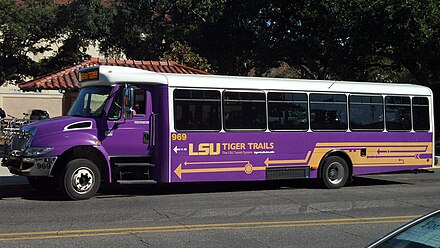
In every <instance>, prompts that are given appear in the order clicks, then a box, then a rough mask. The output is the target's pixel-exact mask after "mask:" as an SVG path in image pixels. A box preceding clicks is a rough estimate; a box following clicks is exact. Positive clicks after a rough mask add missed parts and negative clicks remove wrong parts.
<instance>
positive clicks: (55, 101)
mask: <svg viewBox="0 0 440 248" xmlns="http://www.w3.org/2000/svg"><path fill="white" fill-rule="evenodd" d="M62 103H63V94H61V93H59V92H58V91H55V90H43V91H42V92H22V91H21V90H20V89H19V88H18V87H17V86H15V85H6V86H1V87H0V107H2V108H3V109H4V110H5V111H6V114H9V115H11V116H14V117H17V118H23V113H28V112H29V111H30V110H32V109H42V110H46V111H48V112H49V115H50V117H56V116H61V115H62V113H63V112H62V107H63V104H62Z"/></svg>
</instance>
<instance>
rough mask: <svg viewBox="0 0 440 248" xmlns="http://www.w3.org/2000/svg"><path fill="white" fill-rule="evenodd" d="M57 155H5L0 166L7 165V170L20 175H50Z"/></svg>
mask: <svg viewBox="0 0 440 248" xmlns="http://www.w3.org/2000/svg"><path fill="white" fill-rule="evenodd" d="M56 160H57V157H39V158H27V157H13V156H9V157H5V158H3V161H2V166H5V167H8V169H9V172H11V173H12V174H16V175H20V176H46V177H47V176H51V172H52V168H53V167H54V165H55V162H56Z"/></svg>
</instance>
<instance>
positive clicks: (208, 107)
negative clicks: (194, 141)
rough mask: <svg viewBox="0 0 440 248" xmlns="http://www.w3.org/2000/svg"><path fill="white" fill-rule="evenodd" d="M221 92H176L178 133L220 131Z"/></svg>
mask: <svg viewBox="0 0 440 248" xmlns="http://www.w3.org/2000/svg"><path fill="white" fill-rule="evenodd" d="M220 104H221V101H220V91H218V90H183V89H177V90H175V91H174V128H175V129H176V130H177V131H198V130H204V131H208V130H209V131H220V129H221V122H220Z"/></svg>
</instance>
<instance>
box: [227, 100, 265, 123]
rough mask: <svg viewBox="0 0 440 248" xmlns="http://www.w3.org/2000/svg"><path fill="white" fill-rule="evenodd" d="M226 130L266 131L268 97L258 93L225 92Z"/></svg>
mask: <svg viewBox="0 0 440 248" xmlns="http://www.w3.org/2000/svg"><path fill="white" fill-rule="evenodd" d="M223 111H224V116H223V118H224V125H225V129H226V130H265V129H266V96H265V94H264V93H258V92H225V93H224V96H223Z"/></svg>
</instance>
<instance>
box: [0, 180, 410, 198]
mask: <svg viewBox="0 0 440 248" xmlns="http://www.w3.org/2000/svg"><path fill="white" fill-rule="evenodd" d="M393 184H394V185H396V184H405V183H402V182H397V181H391V180H382V179H377V178H369V177H355V178H354V180H353V182H352V183H351V184H349V185H347V186H345V187H350V188H351V187H364V186H380V185H393ZM320 188H321V189H322V190H326V189H324V188H323V186H322V184H321V182H320V181H319V180H318V179H299V180H285V181H266V182H214V183H185V184H162V185H103V186H102V187H101V190H100V192H99V194H98V195H97V196H96V198H98V199H99V198H122V197H133V196H148V195H174V194H197V193H221V192H243V191H260V190H291V189H320ZM14 197H21V198H23V199H26V200H36V201H65V200H66V199H65V198H64V197H62V196H61V195H60V194H59V193H57V192H55V191H46V192H43V191H37V190H34V189H32V188H31V187H30V186H27V187H24V188H23V187H22V188H16V189H14V188H12V189H2V190H0V200H2V199H6V198H14Z"/></svg>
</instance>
